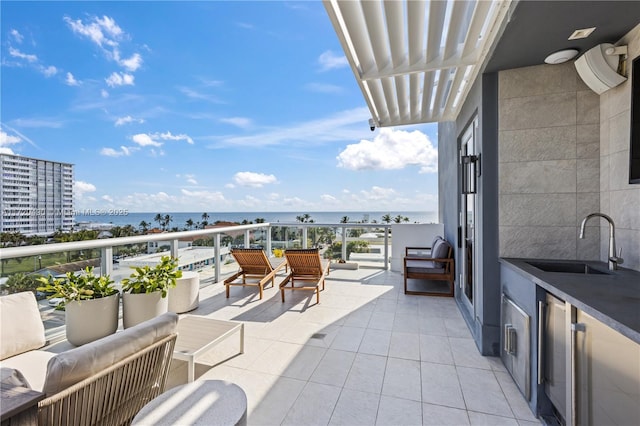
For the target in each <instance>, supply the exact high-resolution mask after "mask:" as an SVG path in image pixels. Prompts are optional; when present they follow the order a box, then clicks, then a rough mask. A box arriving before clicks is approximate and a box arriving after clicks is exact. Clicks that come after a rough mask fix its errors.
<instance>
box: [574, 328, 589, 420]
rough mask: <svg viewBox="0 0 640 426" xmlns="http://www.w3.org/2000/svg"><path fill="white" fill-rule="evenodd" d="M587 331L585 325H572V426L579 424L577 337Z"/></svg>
mask: <svg viewBox="0 0 640 426" xmlns="http://www.w3.org/2000/svg"><path fill="white" fill-rule="evenodd" d="M585 329H586V327H585V325H584V324H583V323H576V322H574V323H572V324H571V344H570V350H571V425H572V426H576V425H577V424H578V421H577V418H576V414H577V397H576V395H577V391H578V388H577V386H578V381H577V380H576V375H577V374H578V372H577V371H576V368H577V367H576V349H577V348H576V344H577V339H576V335H577V334H578V332H584V331H585Z"/></svg>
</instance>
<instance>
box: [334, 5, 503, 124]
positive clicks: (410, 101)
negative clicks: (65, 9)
mask: <svg viewBox="0 0 640 426" xmlns="http://www.w3.org/2000/svg"><path fill="white" fill-rule="evenodd" d="M323 3H324V6H325V8H326V10H327V13H328V14H329V18H330V19H331V22H332V23H333V27H334V29H335V31H336V33H337V35H338V39H339V40H340V43H341V44H342V48H343V50H344V52H345V55H346V57H347V59H348V60H349V64H350V65H351V69H352V71H353V74H354V75H355V77H356V80H357V82H358V84H359V86H360V89H361V90H362V93H363V95H364V98H365V101H366V102H367V105H368V107H369V110H370V111H371V117H372V118H373V120H374V122H375V125H376V126H377V127H387V126H398V125H406V124H417V123H429V122H438V121H450V120H454V119H455V118H456V116H457V114H458V111H459V109H460V107H461V105H462V104H463V103H464V99H465V98H466V96H467V94H468V93H469V90H470V86H471V84H470V83H471V82H473V81H474V80H475V78H476V76H477V75H478V73H479V72H480V71H481V69H482V67H483V65H484V62H485V59H486V58H487V56H488V53H489V49H491V47H492V45H493V42H494V40H495V39H496V37H497V36H498V33H499V31H500V28H501V25H502V22H503V21H504V19H505V17H506V16H507V12H508V9H509V5H510V3H511V0H499V1H489V0H480V1H458V0H456V1H453V0H448V1H447V0H444V1H440V0H438V1H434V0H432V1H426V0H387V1H384V0H323Z"/></svg>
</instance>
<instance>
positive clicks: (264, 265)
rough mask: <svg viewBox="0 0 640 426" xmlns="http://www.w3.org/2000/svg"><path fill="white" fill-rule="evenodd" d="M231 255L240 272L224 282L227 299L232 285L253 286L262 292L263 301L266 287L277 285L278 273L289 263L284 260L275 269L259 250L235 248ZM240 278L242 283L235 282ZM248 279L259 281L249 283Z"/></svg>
mask: <svg viewBox="0 0 640 426" xmlns="http://www.w3.org/2000/svg"><path fill="white" fill-rule="evenodd" d="M231 255H232V256H233V257H234V259H235V260H236V262H238V266H239V267H240V270H239V271H238V272H236V273H235V274H233V275H232V276H230V277H229V278H227V279H226V280H224V285H225V286H226V290H227V298H228V297H229V287H230V286H232V285H239V286H243V287H246V286H253V287H258V289H259V290H260V299H262V295H263V291H264V287H265V286H266V284H267V283H269V282H271V286H274V285H275V279H276V273H277V272H278V271H279V270H280V269H282V268H284V267H286V264H287V262H285V261H284V260H283V261H282V263H280V264H279V265H278V266H276V267H275V268H274V267H273V266H272V265H271V262H269V259H268V258H267V256H266V255H265V254H264V251H263V250H262V249H259V248H255V249H253V248H248V249H247V248H234V249H231ZM238 277H242V281H241V282H235V281H236V279H237V278H238ZM247 278H253V279H257V280H258V281H254V282H247Z"/></svg>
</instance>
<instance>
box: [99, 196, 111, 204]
mask: <svg viewBox="0 0 640 426" xmlns="http://www.w3.org/2000/svg"><path fill="white" fill-rule="evenodd" d="M100 198H101V199H103V200H105V201H106V202H108V203H113V197H111V196H110V195H103V196H102V197H100Z"/></svg>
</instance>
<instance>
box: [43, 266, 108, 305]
mask: <svg viewBox="0 0 640 426" xmlns="http://www.w3.org/2000/svg"><path fill="white" fill-rule="evenodd" d="M38 281H39V282H40V283H41V284H42V285H41V286H40V287H38V291H44V292H46V293H49V295H48V296H47V298H48V299H51V298H54V297H57V298H62V299H63V302H62V303H61V304H60V305H58V308H60V309H61V308H63V307H64V304H65V303H68V302H72V301H74V300H75V301H80V300H89V299H99V298H101V297H107V296H111V295H113V294H116V293H117V292H118V290H117V289H116V288H115V287H114V286H113V280H112V279H111V278H110V277H109V276H108V275H104V276H98V275H94V273H93V267H87V268H86V269H84V270H83V271H82V272H81V273H78V274H76V273H75V272H67V273H66V277H65V278H55V277H54V276H53V275H51V274H49V276H47V277H40V278H38Z"/></svg>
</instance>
